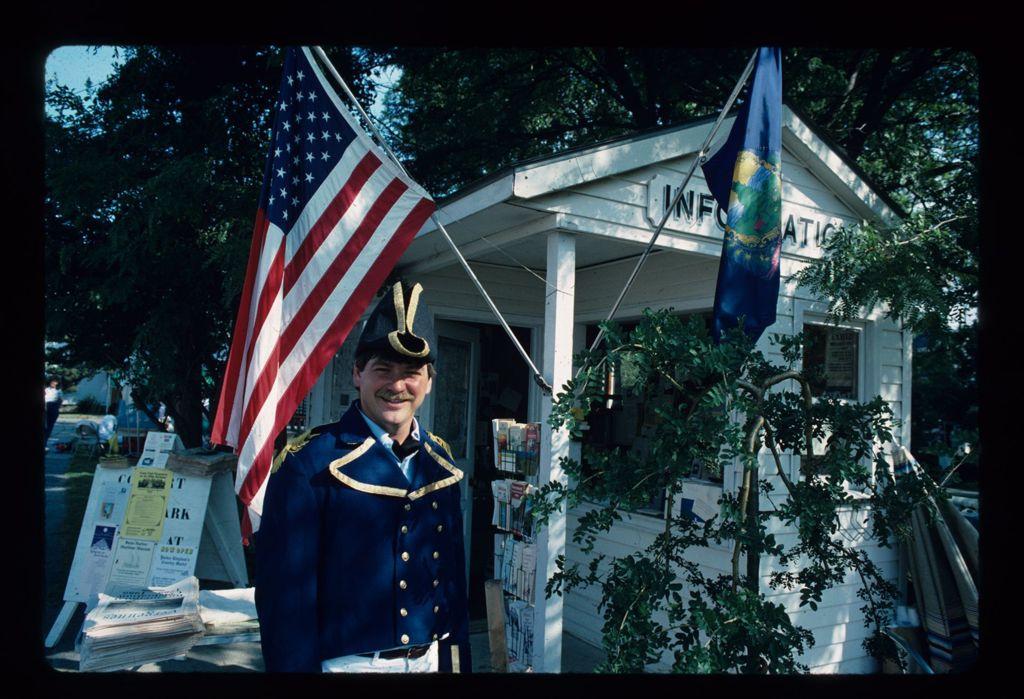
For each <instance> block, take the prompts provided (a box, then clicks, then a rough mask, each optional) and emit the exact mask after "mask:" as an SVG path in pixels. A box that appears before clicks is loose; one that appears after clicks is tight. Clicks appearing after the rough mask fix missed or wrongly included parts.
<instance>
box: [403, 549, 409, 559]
mask: <svg viewBox="0 0 1024 699" xmlns="http://www.w3.org/2000/svg"><path fill="white" fill-rule="evenodd" d="M402 560H403V561H408V560H409V552H408V551H402Z"/></svg>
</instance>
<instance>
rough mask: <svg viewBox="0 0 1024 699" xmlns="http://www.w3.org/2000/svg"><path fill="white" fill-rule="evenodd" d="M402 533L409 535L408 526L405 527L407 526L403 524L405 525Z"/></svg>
mask: <svg viewBox="0 0 1024 699" xmlns="http://www.w3.org/2000/svg"><path fill="white" fill-rule="evenodd" d="M402 533H403V534H408V533H409V527H407V526H405V525H404V524H403V525H402Z"/></svg>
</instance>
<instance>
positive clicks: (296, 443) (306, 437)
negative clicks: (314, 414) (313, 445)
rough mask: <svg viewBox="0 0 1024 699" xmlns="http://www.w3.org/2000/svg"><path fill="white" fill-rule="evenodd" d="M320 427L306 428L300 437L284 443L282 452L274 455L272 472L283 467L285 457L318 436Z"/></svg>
mask: <svg viewBox="0 0 1024 699" xmlns="http://www.w3.org/2000/svg"><path fill="white" fill-rule="evenodd" d="M318 429H319V428H317V427H314V428H313V429H311V430H306V431H305V432H303V433H302V434H300V435H299V436H298V437H295V438H294V439H289V440H288V443H287V444H285V445H284V449H282V450H281V452H280V453H279V454H278V455H277V456H275V457H274V465H273V466H271V468H270V472H271V473H274V472H275V471H277V469H279V468H281V464H283V463H284V460H285V458H286V457H287V456H288V455H289V454H294V453H295V452H297V451H299V450H300V449H302V447H304V446H306V445H307V444H308V443H309V442H310V440H312V439H313V437H316V436H317V435H318V434H320V433H319V432H318Z"/></svg>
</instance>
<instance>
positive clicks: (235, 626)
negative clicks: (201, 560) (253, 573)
mask: <svg viewBox="0 0 1024 699" xmlns="http://www.w3.org/2000/svg"><path fill="white" fill-rule="evenodd" d="M255 594H256V589H255V588H252V587H246V588H235V589H231V590H200V591H199V614H200V616H201V617H202V619H203V625H204V626H205V627H206V633H205V636H204V637H203V640H202V643H233V642H235V641H256V640H259V633H260V622H259V620H258V619H257V618H256V597H255Z"/></svg>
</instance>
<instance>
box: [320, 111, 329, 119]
mask: <svg viewBox="0 0 1024 699" xmlns="http://www.w3.org/2000/svg"><path fill="white" fill-rule="evenodd" d="M320 118H321V119H323V120H324V121H330V119H331V115H330V114H328V113H327V112H324V113H323V114H321V115H320Z"/></svg>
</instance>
